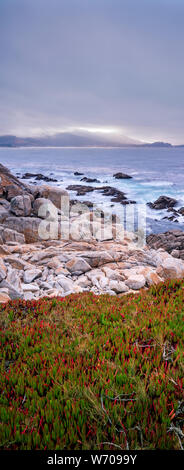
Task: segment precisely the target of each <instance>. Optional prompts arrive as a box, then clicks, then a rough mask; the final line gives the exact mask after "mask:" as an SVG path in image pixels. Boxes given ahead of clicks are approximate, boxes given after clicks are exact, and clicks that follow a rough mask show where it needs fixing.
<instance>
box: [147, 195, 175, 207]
mask: <svg viewBox="0 0 184 470" xmlns="http://www.w3.org/2000/svg"><path fill="white" fill-rule="evenodd" d="M147 204H148V206H149V207H151V209H156V210H161V209H168V208H169V207H174V206H175V205H176V204H177V200H176V199H174V198H172V197H168V196H160V197H159V198H158V199H157V200H156V201H154V202H148V203H147Z"/></svg>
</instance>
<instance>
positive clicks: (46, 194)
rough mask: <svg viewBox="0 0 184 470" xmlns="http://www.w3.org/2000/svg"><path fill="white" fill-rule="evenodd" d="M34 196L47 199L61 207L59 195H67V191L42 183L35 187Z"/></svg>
mask: <svg viewBox="0 0 184 470" xmlns="http://www.w3.org/2000/svg"><path fill="white" fill-rule="evenodd" d="M34 196H35V197H36V198H44V199H49V201H51V202H52V203H53V204H54V205H55V206H56V207H57V208H58V209H61V197H63V196H65V197H67V196H68V193H67V191H65V190H64V189H61V188H54V187H52V186H46V185H43V186H38V187H36V188H35V191H34ZM68 197H69V196H68Z"/></svg>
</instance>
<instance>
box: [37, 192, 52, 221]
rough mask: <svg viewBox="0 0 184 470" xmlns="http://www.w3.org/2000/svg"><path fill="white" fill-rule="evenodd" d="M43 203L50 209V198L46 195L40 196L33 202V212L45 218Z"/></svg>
mask: <svg viewBox="0 0 184 470" xmlns="http://www.w3.org/2000/svg"><path fill="white" fill-rule="evenodd" d="M43 205H45V206H46V207H48V211H49V200H48V199H46V198H44V197H38V198H37V199H35V201H34V203H33V214H34V215H35V216H36V217H41V218H43V219H44V218H45V216H44V212H43V211H41V210H40V208H41V206H43ZM51 207H52V206H51Z"/></svg>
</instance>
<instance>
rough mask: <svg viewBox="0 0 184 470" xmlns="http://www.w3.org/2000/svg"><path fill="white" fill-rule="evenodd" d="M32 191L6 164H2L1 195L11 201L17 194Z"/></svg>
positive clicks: (0, 166)
mask: <svg viewBox="0 0 184 470" xmlns="http://www.w3.org/2000/svg"><path fill="white" fill-rule="evenodd" d="M23 193H27V194H28V193H30V191H29V188H28V186H26V185H25V184H23V183H22V182H21V181H19V180H18V178H16V176H14V175H12V173H11V172H10V171H9V170H8V168H6V167H5V166H4V165H1V164H0V197H2V198H5V199H7V200H8V201H11V199H12V198H13V197H15V196H19V195H21V194H23Z"/></svg>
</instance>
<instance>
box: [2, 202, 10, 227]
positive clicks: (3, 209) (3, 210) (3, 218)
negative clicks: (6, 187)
mask: <svg viewBox="0 0 184 470" xmlns="http://www.w3.org/2000/svg"><path fill="white" fill-rule="evenodd" d="M9 215H10V213H9V210H7V209H6V208H5V207H4V206H1V205H0V224H3V222H4V221H5V220H6V219H7V217H8V216H9Z"/></svg>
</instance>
